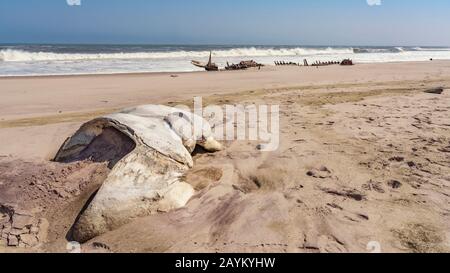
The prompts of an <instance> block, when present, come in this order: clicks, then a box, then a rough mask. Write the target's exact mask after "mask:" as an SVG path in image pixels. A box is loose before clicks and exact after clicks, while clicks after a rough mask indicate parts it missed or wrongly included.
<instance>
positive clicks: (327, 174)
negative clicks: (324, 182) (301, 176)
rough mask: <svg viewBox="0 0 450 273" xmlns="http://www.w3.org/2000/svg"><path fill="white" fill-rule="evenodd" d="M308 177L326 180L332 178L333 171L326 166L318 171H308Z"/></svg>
mask: <svg viewBox="0 0 450 273" xmlns="http://www.w3.org/2000/svg"><path fill="white" fill-rule="evenodd" d="M306 175H307V176H310V177H314V178H319V179H326V178H331V177H332V176H331V171H330V170H329V169H328V168H327V167H325V166H322V167H320V168H318V169H312V170H310V171H308V172H307V173H306Z"/></svg>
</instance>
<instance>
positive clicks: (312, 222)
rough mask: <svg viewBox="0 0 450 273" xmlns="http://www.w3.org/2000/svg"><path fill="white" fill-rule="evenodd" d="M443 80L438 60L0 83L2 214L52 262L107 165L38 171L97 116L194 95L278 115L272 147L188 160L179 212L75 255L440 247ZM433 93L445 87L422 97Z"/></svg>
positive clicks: (449, 188) (228, 148) (248, 145)
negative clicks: (15, 220) (275, 108)
mask: <svg viewBox="0 0 450 273" xmlns="http://www.w3.org/2000/svg"><path fill="white" fill-rule="evenodd" d="M449 86H450V62H449V61H436V60H435V61H432V62H431V61H430V62H404V63H380V64H357V65H355V66H348V67H344V66H339V65H335V66H326V67H319V68H315V67H275V66H266V67H263V68H262V69H261V70H258V69H250V70H247V71H227V72H211V73H207V72H192V73H155V74H122V75H89V76H49V77H11V78H0V143H1V145H0V174H1V175H0V205H1V206H2V209H1V211H0V212H1V213H5V211H6V209H5V208H6V207H7V206H6V204H12V203H13V204H16V205H17V206H18V207H19V208H20V210H24V211H26V212H32V213H33V215H35V216H36V217H37V218H39V219H41V222H39V223H40V224H42V223H43V222H44V223H47V224H43V225H44V226H45V225H47V226H48V227H47V229H48V236H44V237H46V238H45V239H42V243H41V244H40V245H39V247H38V248H31V249H30V248H28V249H25V250H23V251H43V252H45V251H56V252H65V251H66V244H67V242H68V241H70V236H69V235H68V234H69V233H70V229H71V227H72V225H73V223H74V221H75V219H76V218H77V216H78V214H79V213H80V211H81V210H82V209H83V207H84V206H85V204H86V202H87V201H88V199H89V197H90V196H91V195H92V194H93V193H94V192H95V191H96V190H97V189H98V187H99V186H100V185H101V183H102V179H104V177H105V175H106V174H107V173H108V169H107V168H106V167H105V165H104V164H100V163H90V162H78V163H70V164H61V163H54V162H50V161H49V160H51V159H53V157H54V156H55V153H56V152H57V150H58V148H59V147H60V146H61V145H62V144H63V142H64V141H65V140H66V139H67V138H68V137H69V136H70V135H71V134H73V133H74V132H75V131H76V130H77V129H78V128H79V127H80V125H82V124H83V123H84V122H86V121H88V120H90V119H92V118H95V117H97V116H101V115H104V114H107V113H112V112H114V111H117V110H119V109H122V108H125V107H131V106H137V105H143V104H164V105H169V106H174V105H178V104H183V103H184V104H188V105H189V104H190V103H192V100H193V97H194V96H201V97H202V98H203V101H204V103H205V105H210V104H217V105H224V104H243V105H249V104H269V105H280V112H281V113H280V115H281V116H280V118H281V128H280V131H281V132H280V134H281V135H280V147H279V149H278V150H276V151H274V152H262V151H259V150H258V148H257V146H256V145H255V143H253V142H250V141H232V142H226V143H224V145H225V149H224V150H223V151H220V152H218V153H213V154H209V153H197V154H195V156H194V164H195V166H194V168H193V169H191V170H190V171H189V172H188V173H187V174H186V175H185V177H184V179H185V181H186V182H187V183H189V184H191V185H193V186H194V188H195V189H196V195H195V196H194V197H193V198H192V199H191V200H190V201H189V203H188V204H187V206H186V207H185V208H182V209H179V210H175V211H172V212H168V213H158V214H155V215H151V216H147V217H142V218H139V219H136V220H135V221H133V222H132V223H130V224H127V225H124V226H122V227H120V228H118V229H116V230H113V231H110V232H108V233H106V234H104V235H102V236H100V237H97V238H94V239H93V240H91V241H89V242H87V243H86V244H84V245H83V249H84V251H87V252H98V251H100V252H103V251H106V252H294V253H295V252H370V251H372V250H375V251H376V250H377V247H381V250H382V251H383V252H448V251H450V206H449V204H450V90H449V89H445V88H448V87H449ZM435 87H444V89H445V90H444V92H443V93H442V94H441V95H438V94H429V93H424V91H425V90H427V89H430V88H435ZM43 219H45V220H43ZM42 221H43V222H42ZM0 239H1V238H0ZM4 242H6V240H4ZM3 248H4V249H3ZM3 250H5V251H18V250H17V249H15V248H14V249H12V248H7V247H6V246H2V244H1V243H0V252H2V251H3ZM381 250H380V251H381Z"/></svg>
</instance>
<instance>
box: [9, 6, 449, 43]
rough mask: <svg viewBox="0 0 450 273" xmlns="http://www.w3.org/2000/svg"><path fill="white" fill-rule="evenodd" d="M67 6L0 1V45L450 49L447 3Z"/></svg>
mask: <svg viewBox="0 0 450 273" xmlns="http://www.w3.org/2000/svg"><path fill="white" fill-rule="evenodd" d="M67 1H69V2H76V1H78V0H0V43H159V44H161V43H166V44H205V43H207V44H285V45H287V44H300V45H443V46H449V45H450V15H449V14H450V0H432V1H430V0H382V3H381V5H379V6H369V5H368V3H367V0H81V6H69V5H68V4H67ZM369 1H372V2H377V1H379V0H369Z"/></svg>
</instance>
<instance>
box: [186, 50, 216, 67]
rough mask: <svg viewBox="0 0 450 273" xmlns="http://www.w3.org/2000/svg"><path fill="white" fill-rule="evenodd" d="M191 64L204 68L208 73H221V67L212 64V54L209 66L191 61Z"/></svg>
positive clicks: (210, 54) (210, 53)
mask: <svg viewBox="0 0 450 273" xmlns="http://www.w3.org/2000/svg"><path fill="white" fill-rule="evenodd" d="M191 64H193V65H195V66H197V67H200V68H204V69H205V70H206V71H219V67H218V66H217V65H216V64H215V63H213V62H212V52H209V61H208V63H207V64H203V63H201V62H198V61H191Z"/></svg>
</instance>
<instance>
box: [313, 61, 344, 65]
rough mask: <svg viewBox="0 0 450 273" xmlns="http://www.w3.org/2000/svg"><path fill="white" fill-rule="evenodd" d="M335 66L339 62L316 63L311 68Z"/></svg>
mask: <svg viewBox="0 0 450 273" xmlns="http://www.w3.org/2000/svg"><path fill="white" fill-rule="evenodd" d="M335 64H340V62H337V61H328V62H322V61H316V62H315V63H313V64H312V65H311V66H328V65H335Z"/></svg>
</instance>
